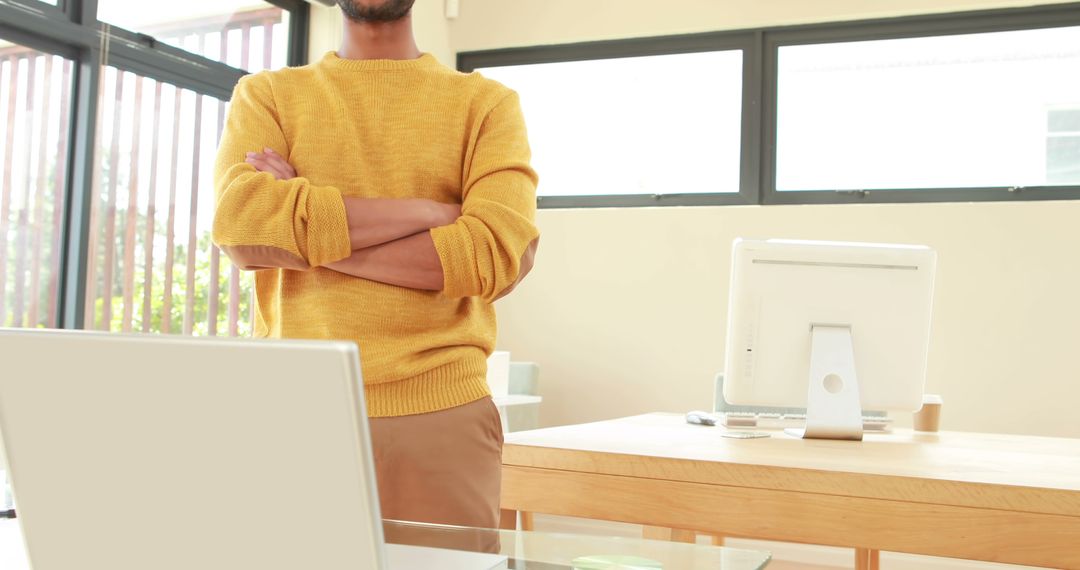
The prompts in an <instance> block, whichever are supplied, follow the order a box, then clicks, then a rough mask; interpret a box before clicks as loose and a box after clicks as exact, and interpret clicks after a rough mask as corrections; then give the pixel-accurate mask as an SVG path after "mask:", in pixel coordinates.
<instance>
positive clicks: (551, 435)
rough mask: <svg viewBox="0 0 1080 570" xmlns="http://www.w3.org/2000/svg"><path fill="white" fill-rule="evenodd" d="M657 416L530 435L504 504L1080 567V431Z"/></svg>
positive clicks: (510, 458) (741, 533) (512, 441)
mask: <svg viewBox="0 0 1080 570" xmlns="http://www.w3.org/2000/svg"><path fill="white" fill-rule="evenodd" d="M722 430H723V428H719V427H715V428H710V427H702V426H695V425H689V424H687V423H685V421H684V420H683V418H682V416H679V415H671V414H649V415H643V416H635V417H630V418H623V419H618V420H611V421H605V422H598V423H592V424H584V425H576V426H564V427H558V428H549V429H543V430H535V431H527V432H517V433H512V434H509V435H507V436H506V446H505V449H504V451H503V491H502V502H503V506H504V508H506V509H508V510H510V511H514V510H517V511H524V512H538V513H549V514H557V515H566V516H576V517H583V518H591V519H600V520H612V521H622V522H629V523H637V524H643V525H650V526H657V527H666V528H674V529H687V530H692V531H698V532H704V533H710V534H718V535H725V536H734V537H743V538H759V539H766V540H778V541H785V542H801V543H809V544H826V545H835V546H847V547H856V548H861V549H870V550H885V551H893V552H908V553H915V554H926V555H931V556H945V557H953V558H966V559H972V560H984V561H993V562H1006V563H1013V564H1028V565H1032V566H1047V567H1055V568H1080V440H1070V439H1055V438H1042V437H1026V436H1010V435H990V434H971V433H954V432H942V433H939V434H927V433H913V432H911V431H909V430H897V431H896V432H894V433H881V434H875V433H868V434H867V435H866V439H865V441H862V442H849V441H823V440H800V439H794V438H790V437H787V436H785V435H783V434H782V433H781V432H774V433H773V436H772V437H771V438H768V439H749V440H735V439H727V438H722V437H720V434H721V431H722Z"/></svg>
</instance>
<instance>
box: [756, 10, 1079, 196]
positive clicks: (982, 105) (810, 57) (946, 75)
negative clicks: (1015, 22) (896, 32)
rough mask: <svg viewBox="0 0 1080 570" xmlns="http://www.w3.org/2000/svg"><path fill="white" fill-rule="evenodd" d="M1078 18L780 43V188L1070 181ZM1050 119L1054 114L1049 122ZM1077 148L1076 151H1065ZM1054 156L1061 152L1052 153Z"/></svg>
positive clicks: (1076, 98)
mask: <svg viewBox="0 0 1080 570" xmlns="http://www.w3.org/2000/svg"><path fill="white" fill-rule="evenodd" d="M1077 38H1080V27H1072V28H1055V29H1043V30H1025V31H1015V32H998V33H986V34H972V35H959V36H942V37H932V38H915V39H899V40H882V41H867V42H850V43H841V44H822V45H806V46H790V47H781V48H780V61H779V85H780V92H779V108H778V110H779V113H778V128H777V173H776V174H777V188H778V189H779V190H828V189H836V190H843V189H849V190H850V189H873V188H912V189H914V188H963V187H980V186H998V187H1000V186H1042V185H1046V184H1067V183H1068V184H1077V183H1080V180H1078V179H1076V178H1075V177H1073V178H1068V177H1065V178H1062V177H1061V176H1060V173H1061V172H1062V171H1067V170H1070V169H1071V170H1073V171H1074V172H1075V168H1076V167H1075V164H1073V163H1072V162H1071V160H1073V159H1068V160H1067V162H1068V164H1066V165H1064V166H1057V165H1056V164H1057V163H1056V162H1054V161H1051V160H1050V158H1051V156H1050V155H1053V154H1055V153H1065V156H1066V157H1067V156H1068V150H1067V148H1066V147H1068V146H1069V143H1064V144H1063V145H1057V144H1048V138H1047V137H1048V134H1049V133H1048V122H1049V120H1050V118H1051V117H1054V116H1055V114H1054V113H1055V110H1058V109H1061V108H1063V106H1067V107H1073V108H1075V107H1078V106H1080V73H1078V72H1077V70H1078V69H1080V41H1077ZM1056 121H1057V119H1055V122H1056ZM1073 157H1074V158H1075V155H1073ZM1054 160H1055V161H1056V160H1058V159H1056V158H1055V159H1054Z"/></svg>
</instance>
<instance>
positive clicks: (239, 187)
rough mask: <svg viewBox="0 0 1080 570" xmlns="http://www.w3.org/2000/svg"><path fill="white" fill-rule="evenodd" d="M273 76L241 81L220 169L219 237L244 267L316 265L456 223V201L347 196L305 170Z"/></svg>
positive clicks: (224, 139) (216, 230)
mask: <svg viewBox="0 0 1080 570" xmlns="http://www.w3.org/2000/svg"><path fill="white" fill-rule="evenodd" d="M286 148H287V144H286V141H285V137H284V134H283V133H282V131H281V127H280V123H279V121H278V117H277V112H276V108H275V106H274V103H273V93H272V91H271V89H270V85H269V79H268V78H267V77H265V76H253V77H247V78H244V79H242V80H241V81H240V83H239V84H238V85H237V88H236V92H235V93H234V95H233V100H232V105H231V108H230V111H229V118H228V122H227V123H226V126H225V130H224V132H223V135H222V140H221V145H220V147H219V150H218V156H217V162H216V164H215V168H214V186H215V193H216V197H217V208H216V212H215V216H214V227H213V238H214V242H215V243H216V244H217V245H218V246H219V247H221V248H222V250H223V251H225V253H226V254H227V255H229V257H230V258H231V259H232V260H233V262H234V263H236V264H237V265H238V266H240V267H241V268H243V269H265V268H284V269H299V270H303V269H309V268H311V267H317V266H320V265H325V264H326V263H331V262H334V261H337V260H340V259H344V258H346V257H348V256H349V255H351V253H352V252H353V250H357V249H362V248H365V247H370V246H373V245H378V244H382V243H386V242H390V241H393V240H396V239H399V238H402V237H406V236H409V235H412V234H415V233H417V232H422V231H426V230H428V229H430V228H433V227H437V226H440V225H443V224H448V223H451V222H452V221H453V220H455V219H456V218H457V216H458V215H459V213H460V207H459V206H458V205H456V204H440V203H437V202H434V201H432V200H421V199H402V200H398V199H365V198H342V195H341V191H340V190H339V189H338V188H334V187H331V186H319V185H315V184H312V183H311V182H310V181H309V180H307V179H306V178H303V177H300V176H297V173H296V171H295V169H293V167H292V166H291V165H289V163H288V162H287V161H286V159H285V158H283V157H282V156H281V155H280V154H279V153H278V151H275V150H274V149H281V151H282V152H283V151H284V150H285V149H286Z"/></svg>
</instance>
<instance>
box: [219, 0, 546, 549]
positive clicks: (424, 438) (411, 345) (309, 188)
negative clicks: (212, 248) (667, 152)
mask: <svg viewBox="0 0 1080 570" xmlns="http://www.w3.org/2000/svg"><path fill="white" fill-rule="evenodd" d="M339 4H340V6H341V8H342V10H343V12H344V13H345V15H346V18H345V20H346V21H345V38H344V42H343V44H342V46H341V49H340V50H339V51H338V52H337V53H333V52H331V53H328V54H326V55H325V56H324V57H323V58H322V59H321V60H320V61H319V62H317V63H314V64H311V65H308V66H305V67H300V68H295V69H285V70H281V71H277V72H264V73H260V74H257V75H254V76H250V77H245V78H244V79H242V80H241V81H240V83H239V85H238V86H237V88H236V91H235V93H234V95H233V99H232V106H231V109H230V111H229V117H228V122H227V125H226V128H225V131H224V135H223V137H222V141H221V147H220V150H219V154H218V159H217V163H216V166H215V171H214V179H215V187H216V193H217V213H216V216H215V219H214V231H213V235H214V242H215V243H216V244H217V245H218V246H219V247H221V249H222V250H223V251H225V253H226V254H228V255H229V256H230V257H231V258H232V260H233V262H234V263H236V264H238V265H239V266H240V267H242V268H244V269H251V270H258V272H257V273H256V274H255V296H256V307H255V310H256V313H255V336H259V337H286V338H322V339H350V340H355V341H356V342H357V343H359V345H360V349H361V362H362V366H363V373H364V384H365V386H364V395H365V398H366V401H367V411H368V415H369V417H370V418H371V420H370V426H371V435H372V440H373V445H374V450H375V464H376V471H377V476H378V482H379V494H380V502H381V504H382V514H383V516H384V517H385V518H389V519H403V520H411V521H423V522H435V523H444V524H456V525H465V526H478V527H485V528H494V527H496V525H497V524H498V515H499V506H498V503H499V486H500V477H499V473H500V463H501V458H500V455H501V452H502V430H501V426H500V421H499V416H498V412H497V411H496V409H495V407H494V405H493V404H492V402H491V398H490V393H489V391H488V388H487V384H486V380H485V378H486V357H487V356H488V355H489V354H490V353H491V351H492V350H493V348H494V343H495V311H494V308H493V306H492V303H493V302H494V301H495V300H496V299H498V298H500V297H501V296H503V295H505V294H507V293H509V292H510V290H512V289H513V288H514V286H515V285H517V283H518V282H520V280H521V279H522V278H523V277H524V276H525V275H526V274H527V273H528V272H529V270H530V269H531V268H532V260H533V256H534V254H535V251H536V246H537V241H538V239H539V233H538V231H537V229H536V227H535V225H534V215H535V207H536V182H537V177H536V174H535V172H534V171H533V170H532V168H531V167H530V166H529V159H530V152H529V145H528V141H527V139H526V134H525V124H524V120H523V118H522V114H521V110H520V106H519V103H518V98H517V95H516V94H515V93H514V92H513V91H511V90H509V89H507V88H505V87H503V86H502V85H499V84H498V83H496V82H494V81H490V80H487V79H484V78H482V77H480V76H479V75H476V74H472V75H465V74H461V73H458V72H456V71H454V70H451V69H448V68H446V67H444V66H442V65H440V64H439V63H438V62H437V61H436V60H435V59H434V58H433V57H432V56H431V55H429V54H422V53H421V52H420V51H419V50H418V49H417V47H416V43H415V41H414V39H413V34H412V22H411V17H410V11H411V8H412V4H413V0H339Z"/></svg>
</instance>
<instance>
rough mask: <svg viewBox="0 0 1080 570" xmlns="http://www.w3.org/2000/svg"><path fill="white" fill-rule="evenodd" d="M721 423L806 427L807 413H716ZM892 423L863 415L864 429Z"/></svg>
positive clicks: (882, 426)
mask: <svg viewBox="0 0 1080 570" xmlns="http://www.w3.org/2000/svg"><path fill="white" fill-rule="evenodd" d="M715 415H717V416H720V423H721V424H723V425H724V426H725V427H729V428H758V429H785V428H801V427H806V414H770V413H755V412H728V413H718V414H715ZM890 424H892V418H890V417H887V416H863V429H864V430H866V431H885V430H887V429H889V425H890Z"/></svg>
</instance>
